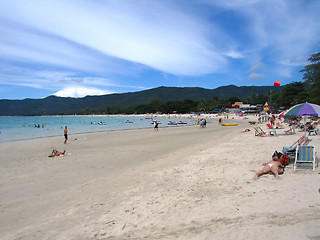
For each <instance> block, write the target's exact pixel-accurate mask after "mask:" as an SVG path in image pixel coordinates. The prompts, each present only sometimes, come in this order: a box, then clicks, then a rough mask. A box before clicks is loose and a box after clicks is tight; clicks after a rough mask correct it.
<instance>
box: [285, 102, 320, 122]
mask: <svg viewBox="0 0 320 240" xmlns="http://www.w3.org/2000/svg"><path fill="white" fill-rule="evenodd" d="M283 116H284V118H291V117H302V116H315V117H319V116H320V106H319V105H317V104H313V103H308V102H306V103H301V104H298V105H295V106H293V107H292V108H290V109H289V110H288V112H286V113H285V114H284V115H283Z"/></svg>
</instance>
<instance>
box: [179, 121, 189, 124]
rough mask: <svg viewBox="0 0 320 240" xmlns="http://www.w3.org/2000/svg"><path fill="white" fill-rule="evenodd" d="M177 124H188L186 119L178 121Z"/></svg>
mask: <svg viewBox="0 0 320 240" xmlns="http://www.w3.org/2000/svg"><path fill="white" fill-rule="evenodd" d="M178 124H188V123H187V122H186V121H179V122H178Z"/></svg>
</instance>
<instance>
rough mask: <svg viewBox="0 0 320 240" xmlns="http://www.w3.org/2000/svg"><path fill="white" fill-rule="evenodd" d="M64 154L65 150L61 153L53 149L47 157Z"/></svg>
mask: <svg viewBox="0 0 320 240" xmlns="http://www.w3.org/2000/svg"><path fill="white" fill-rule="evenodd" d="M65 153H66V150H64V151H63V152H59V151H58V150H57V149H55V148H53V150H52V152H51V154H50V155H49V156H48V157H58V156H60V155H64V154H65Z"/></svg>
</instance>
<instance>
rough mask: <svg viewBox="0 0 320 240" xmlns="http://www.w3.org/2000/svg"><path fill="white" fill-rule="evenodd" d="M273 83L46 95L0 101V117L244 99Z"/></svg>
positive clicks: (271, 88)
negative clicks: (157, 103)
mask: <svg viewBox="0 0 320 240" xmlns="http://www.w3.org/2000/svg"><path fill="white" fill-rule="evenodd" d="M280 90H281V87H274V86H241V87H238V86H234V85H229V86H222V87H218V88H216V89H205V88H199V87H158V88H153V89H149V90H144V91H139V92H128V93H115V94H108V95H102V96H86V97H83V98H70V97H68V98H64V97H57V96H48V97H46V98H42V99H23V100H6V99H2V100H0V116H14V115H54V114H57V115H60V114H75V113H82V112H83V113H85V112H90V111H96V110H102V109H108V108H118V109H119V110H120V109H121V108H126V107H133V106H138V105H141V104H149V103H150V102H151V101H152V100H155V99H156V100H160V101H162V102H167V101H182V100H185V99H191V100H194V101H195V100H208V99H211V98H213V97H214V96H217V97H220V98H230V97H238V98H240V99H241V98H246V97H247V96H250V95H256V94H266V93H268V92H270V91H280Z"/></svg>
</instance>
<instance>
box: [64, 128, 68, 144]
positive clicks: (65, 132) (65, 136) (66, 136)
mask: <svg viewBox="0 0 320 240" xmlns="http://www.w3.org/2000/svg"><path fill="white" fill-rule="evenodd" d="M67 141H68V128H67V126H65V127H64V144H67Z"/></svg>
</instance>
